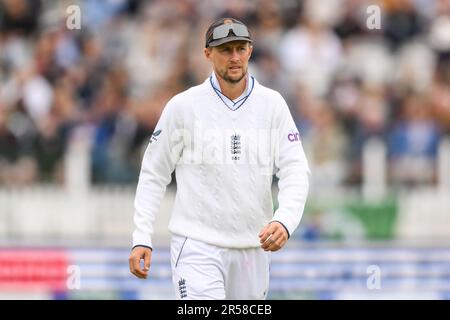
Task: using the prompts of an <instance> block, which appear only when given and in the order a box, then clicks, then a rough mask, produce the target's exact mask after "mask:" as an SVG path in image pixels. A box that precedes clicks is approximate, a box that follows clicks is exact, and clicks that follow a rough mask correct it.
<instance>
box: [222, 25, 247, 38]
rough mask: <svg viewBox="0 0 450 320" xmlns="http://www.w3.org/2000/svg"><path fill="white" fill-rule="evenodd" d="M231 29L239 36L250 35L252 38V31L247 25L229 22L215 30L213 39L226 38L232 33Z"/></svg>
mask: <svg viewBox="0 0 450 320" xmlns="http://www.w3.org/2000/svg"><path fill="white" fill-rule="evenodd" d="M230 30H231V31H233V33H234V34H235V35H236V36H237V37H248V38H250V33H249V32H248V30H247V27H246V26H244V25H243V24H240V23H227V24H223V25H221V26H218V27H216V28H215V29H214V31H213V40H219V39H222V38H226V37H227V36H228V34H229V33H230Z"/></svg>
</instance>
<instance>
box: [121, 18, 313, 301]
mask: <svg viewBox="0 0 450 320" xmlns="http://www.w3.org/2000/svg"><path fill="white" fill-rule="evenodd" d="M252 49H253V47H252V38H251V35H250V33H249V31H248V29H247V27H246V26H245V25H244V24H243V23H242V22H240V21H238V20H236V19H233V18H223V19H220V20H218V21H215V22H214V23H212V24H211V26H210V27H209V28H208V30H207V32H206V39H205V49H204V54H205V57H206V59H208V60H209V61H210V62H211V65H212V69H213V71H212V73H211V76H210V77H208V78H207V79H206V80H205V81H204V82H203V83H202V84H200V85H198V86H195V87H192V88H190V89H188V90H186V91H184V92H182V93H180V94H177V95H176V96H174V97H173V98H172V99H171V100H170V101H169V102H168V103H167V105H166V106H165V108H164V110H163V112H162V114H161V117H160V119H159V122H158V124H157V126H156V128H155V131H154V132H153V134H152V136H151V138H150V142H149V144H148V147H147V149H146V151H145V155H144V158H143V161H142V168H141V172H140V176H139V182H138V186H137V191H136V198H135V212H134V222H135V226H136V228H135V231H134V233H133V249H132V251H131V255H130V258H129V264H130V271H131V272H132V273H133V274H134V275H135V276H136V277H138V278H143V279H145V278H147V276H148V272H149V269H150V264H151V258H152V233H153V222H154V220H155V216H156V214H157V212H158V210H159V207H160V204H161V200H162V199H163V196H164V193H165V190H166V187H167V185H168V184H169V183H170V181H171V174H172V172H173V171H174V170H175V175H176V181H177V193H176V197H175V203H174V206H173V210H172V215H171V219H170V223H169V231H170V232H171V235H172V238H171V266H172V274H173V277H172V279H173V285H174V287H175V292H176V297H177V298H178V299H265V298H266V297H267V293H268V288H269V264H270V256H269V254H270V252H271V251H277V250H279V249H281V248H282V247H283V246H284V245H285V244H286V242H287V241H288V239H289V237H290V236H291V235H292V233H293V232H294V230H295V229H296V228H297V226H298V224H299V223H300V220H301V217H302V214H303V210H304V206H305V202H306V198H307V194H308V189H309V182H308V177H309V167H308V163H307V159H306V157H305V154H304V151H303V147H302V143H301V140H300V135H299V133H298V131H297V129H296V126H295V124H294V121H293V119H292V116H291V114H290V111H289V108H288V106H287V104H286V102H285V100H284V99H283V97H282V96H281V95H280V94H279V93H278V92H276V91H274V90H271V89H269V88H266V87H264V86H262V85H261V84H259V83H258V81H257V80H256V79H255V78H254V77H253V76H252V75H251V74H249V71H248V62H249V59H250V57H251V54H252ZM274 174H275V175H276V176H277V177H278V178H279V181H278V186H279V194H278V202H279V206H278V208H277V210H276V211H275V212H273V203H272V193H271V186H272V179H273V175H274ZM141 260H144V265H143V268H141V266H140V261H141Z"/></svg>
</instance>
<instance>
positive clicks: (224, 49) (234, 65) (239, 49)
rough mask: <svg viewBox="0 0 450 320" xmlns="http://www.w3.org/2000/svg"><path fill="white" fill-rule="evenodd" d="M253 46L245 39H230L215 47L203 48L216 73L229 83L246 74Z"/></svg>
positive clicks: (236, 81) (240, 78)
mask: <svg viewBox="0 0 450 320" xmlns="http://www.w3.org/2000/svg"><path fill="white" fill-rule="evenodd" d="M252 50H253V47H251V46H250V44H249V42H247V41H231V42H227V43H224V44H222V45H220V46H217V47H211V48H205V56H206V58H207V59H209V60H210V61H211V62H212V64H213V67H214V71H215V72H216V74H217V75H218V76H219V77H221V78H222V79H223V80H225V81H227V82H230V83H238V82H239V81H241V80H242V78H243V77H244V76H245V75H246V74H247V69H248V60H249V59H250V56H251V54H252Z"/></svg>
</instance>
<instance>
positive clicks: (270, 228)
mask: <svg viewBox="0 0 450 320" xmlns="http://www.w3.org/2000/svg"><path fill="white" fill-rule="evenodd" d="M275 228H276V226H274V225H273V224H271V223H269V224H268V225H266V226H265V227H264V228H263V229H262V230H261V232H260V233H259V242H260V243H264V242H266V241H267V239H268V238H269V236H270V235H271V234H272V233H273V232H274V231H275Z"/></svg>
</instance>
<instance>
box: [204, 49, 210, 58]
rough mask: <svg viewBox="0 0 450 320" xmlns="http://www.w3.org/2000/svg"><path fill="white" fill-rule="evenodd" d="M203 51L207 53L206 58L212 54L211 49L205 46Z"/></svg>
mask: <svg viewBox="0 0 450 320" xmlns="http://www.w3.org/2000/svg"><path fill="white" fill-rule="evenodd" d="M203 52H204V53H205V57H206V59H208V60H209V59H210V56H211V49H210V48H205V49H203Z"/></svg>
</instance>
